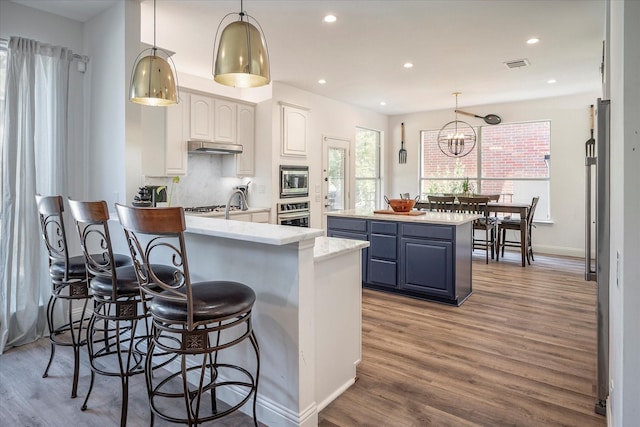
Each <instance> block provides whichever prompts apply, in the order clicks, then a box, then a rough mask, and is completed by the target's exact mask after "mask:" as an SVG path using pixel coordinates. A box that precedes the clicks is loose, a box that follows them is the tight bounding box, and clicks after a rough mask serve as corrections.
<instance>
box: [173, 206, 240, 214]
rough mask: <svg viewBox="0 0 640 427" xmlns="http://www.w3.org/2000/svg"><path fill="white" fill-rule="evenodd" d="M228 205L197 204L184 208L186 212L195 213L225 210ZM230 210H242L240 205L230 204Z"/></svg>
mask: <svg viewBox="0 0 640 427" xmlns="http://www.w3.org/2000/svg"><path fill="white" fill-rule="evenodd" d="M226 208H227V207H226V206H225V205H211V206H195V207H191V208H184V211H185V212H193V213H207V212H224V211H225V209H226ZM229 210H230V211H237V210H240V207H239V206H229Z"/></svg>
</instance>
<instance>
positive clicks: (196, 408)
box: [116, 204, 260, 426]
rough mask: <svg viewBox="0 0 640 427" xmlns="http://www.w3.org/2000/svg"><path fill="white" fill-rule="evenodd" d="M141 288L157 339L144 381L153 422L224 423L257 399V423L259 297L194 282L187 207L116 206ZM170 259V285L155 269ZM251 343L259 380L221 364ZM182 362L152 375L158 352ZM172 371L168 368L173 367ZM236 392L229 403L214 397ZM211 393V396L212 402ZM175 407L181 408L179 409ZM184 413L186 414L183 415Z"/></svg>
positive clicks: (237, 287)
mask: <svg viewBox="0 0 640 427" xmlns="http://www.w3.org/2000/svg"><path fill="white" fill-rule="evenodd" d="M116 208H117V212H118V217H119V218H120V223H121V224H122V226H123V228H124V230H125V235H126V237H127V241H128V244H129V248H130V250H131V256H132V258H133V260H134V265H135V266H136V272H137V274H138V280H139V282H140V286H141V288H142V290H143V292H144V294H145V298H146V299H147V306H148V309H149V312H150V313H151V317H152V319H153V341H152V342H151V344H150V349H149V351H148V353H147V361H146V380H147V390H148V392H149V404H150V409H151V422H152V424H153V417H154V415H157V416H159V417H160V418H162V419H164V420H168V421H171V422H174V423H182V424H188V425H190V426H191V425H194V426H195V425H198V424H200V423H203V422H206V421H211V420H214V419H218V418H222V417H224V416H226V415H229V414H231V413H232V412H234V411H236V410H238V409H239V408H241V407H242V406H243V405H244V404H245V403H247V402H248V401H249V400H250V399H251V398H253V420H254V424H255V425H256V426H257V425H258V421H257V417H256V403H257V389H258V377H259V374H260V351H259V348H258V341H257V339H256V336H255V334H254V331H253V328H252V324H251V310H252V308H253V304H254V302H255V300H256V295H255V293H254V291H253V290H252V289H251V288H250V287H248V286H246V285H244V284H241V283H237V282H230V281H207V282H198V283H192V282H191V279H190V275H189V265H188V262H187V252H186V247H185V241H184V231H185V228H186V226H185V219H184V211H183V210H182V208H133V207H128V206H122V205H118V204H116ZM163 260H165V263H166V262H167V261H166V260H169V261H170V262H171V264H172V265H173V266H175V267H176V268H177V269H178V270H179V271H180V274H179V275H178V276H176V277H177V278H179V279H180V280H179V283H175V284H172V283H168V282H166V281H165V280H163V279H162V277H161V276H160V275H159V274H157V273H156V271H155V269H154V263H156V262H157V263H160V264H161V263H162V261H163ZM247 339H248V340H249V342H250V343H251V347H252V348H253V351H254V352H255V357H256V362H255V375H253V374H252V373H251V372H250V371H249V368H247V367H242V366H238V365H234V364H229V363H223V362H221V361H220V360H219V353H221V354H224V353H223V352H224V350H225V349H227V348H229V347H232V346H236V345H240V344H242V343H243V342H245V340H247ZM156 347H157V348H158V349H161V350H162V351H164V352H173V353H175V354H179V355H180V357H181V364H180V367H179V368H178V369H176V370H174V371H173V372H171V371H169V370H168V369H163V370H159V371H157V372H153V374H152V373H151V369H150V367H151V366H152V365H153V363H154V358H156V353H154V351H153V350H154V349H155V348H156ZM171 367H172V365H167V366H166V367H165V368H171ZM227 390H229V391H231V393H235V396H237V399H236V401H233V402H232V403H228V402H227V403H226V404H225V403H223V402H219V401H218V399H217V395H218V394H219V393H221V392H222V391H227ZM207 395H208V398H207ZM176 401H177V402H180V401H181V402H182V409H180V408H179V407H178V410H176V407H177V406H178V405H176ZM185 412H186V413H185Z"/></svg>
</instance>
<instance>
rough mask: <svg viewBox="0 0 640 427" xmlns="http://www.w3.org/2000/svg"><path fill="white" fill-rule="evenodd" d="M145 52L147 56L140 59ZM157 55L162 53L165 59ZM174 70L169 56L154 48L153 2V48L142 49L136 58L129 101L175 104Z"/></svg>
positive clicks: (175, 76)
mask: <svg viewBox="0 0 640 427" xmlns="http://www.w3.org/2000/svg"><path fill="white" fill-rule="evenodd" d="M147 52H148V53H149V54H148V55H147V56H144V57H143V58H140V57H141V56H142V55H143V54H145V53H147ZM158 53H162V54H163V55H164V56H165V57H166V59H165V58H164V57H162V56H159V55H158ZM169 62H171V65H169ZM175 68H176V67H175V64H173V60H172V59H171V57H170V55H169V54H168V53H167V52H166V51H164V50H163V49H160V48H158V47H156V0H153V47H152V48H149V49H144V50H143V51H142V52H140V54H139V55H138V57H137V58H136V64H135V65H134V67H133V72H132V73H131V84H130V86H129V99H130V100H131V101H132V102H135V103H136V104H142V105H151V106H161V107H166V106H168V105H173V104H177V103H178V82H177V72H174V71H175Z"/></svg>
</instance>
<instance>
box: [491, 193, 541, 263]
mask: <svg viewBox="0 0 640 427" xmlns="http://www.w3.org/2000/svg"><path fill="white" fill-rule="evenodd" d="M538 200H540V197H539V196H536V197H534V198H533V199H532V200H531V206H530V207H529V209H528V210H527V225H526V227H527V231H526V233H527V234H526V235H527V248H526V251H525V252H526V254H527V264H529V265H531V261H535V259H534V258H533V246H532V245H531V228H532V227H535V225H534V224H533V216H534V215H535V211H536V207H537V206H538ZM507 230H517V231H521V230H522V222H521V221H520V218H509V219H503V220H502V221H500V225H499V227H498V248H501V251H502V257H503V258H504V248H505V246H509V247H515V248H520V249H522V244H523V243H522V242H521V241H520V240H507ZM518 235H520V234H519V233H518Z"/></svg>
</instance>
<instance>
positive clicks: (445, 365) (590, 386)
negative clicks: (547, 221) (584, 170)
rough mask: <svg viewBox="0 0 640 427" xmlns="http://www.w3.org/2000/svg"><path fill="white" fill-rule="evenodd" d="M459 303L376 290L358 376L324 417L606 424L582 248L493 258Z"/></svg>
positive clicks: (373, 422) (326, 421) (345, 422)
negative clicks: (598, 397) (600, 410)
mask: <svg viewBox="0 0 640 427" xmlns="http://www.w3.org/2000/svg"><path fill="white" fill-rule="evenodd" d="M480 255H481V254H480V252H478V251H476V254H474V261H473V277H474V279H473V295H472V296H471V297H470V298H469V299H468V300H467V301H466V302H465V303H464V304H463V305H462V306H460V307H450V306H446V305H441V304H436V303H431V302H426V301H420V300H416V299H410V298H406V297H401V296H396V295H391V294H385V293H380V292H377V291H371V290H365V291H364V293H363V314H362V323H363V337H362V346H363V351H362V362H361V363H360V365H359V366H358V377H359V378H358V381H357V382H356V384H354V385H353V386H352V387H351V388H350V389H349V390H347V391H346V392H345V393H344V394H343V395H341V396H340V397H339V398H338V399H337V400H335V401H334V402H333V403H332V404H330V405H329V406H328V407H327V408H325V409H324V410H323V411H322V412H321V414H320V426H323V427H331V426H355V425H362V426H394V427H395V426H576V427H577V426H580V427H583V426H605V425H606V420H605V418H604V417H601V416H599V415H596V414H595V413H594V411H593V407H594V403H595V397H594V396H595V389H594V387H595V378H596V376H595V375H596V372H595V368H596V356H595V355H596V313H595V299H596V293H595V290H596V289H595V284H594V283H591V282H585V281H584V278H583V271H582V268H583V266H582V261H581V260H579V259H570V258H557V257H545V256H542V255H536V260H535V262H533V263H532V265H531V266H527V267H526V268H522V267H520V260H519V254H516V253H515V252H514V253H509V254H505V255H507V257H506V259H505V260H501V261H500V262H499V263H496V262H493V261H492V262H490V263H489V264H488V265H486V264H485V263H484V257H483V256H480Z"/></svg>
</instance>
